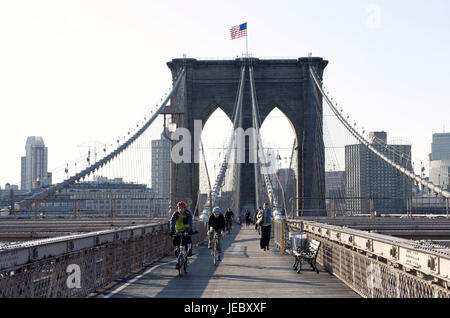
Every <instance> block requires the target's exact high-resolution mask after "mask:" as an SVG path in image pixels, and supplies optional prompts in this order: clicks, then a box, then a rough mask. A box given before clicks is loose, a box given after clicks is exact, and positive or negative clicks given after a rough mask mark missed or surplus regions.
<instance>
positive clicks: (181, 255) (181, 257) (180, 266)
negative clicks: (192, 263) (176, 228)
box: [171, 230, 198, 276]
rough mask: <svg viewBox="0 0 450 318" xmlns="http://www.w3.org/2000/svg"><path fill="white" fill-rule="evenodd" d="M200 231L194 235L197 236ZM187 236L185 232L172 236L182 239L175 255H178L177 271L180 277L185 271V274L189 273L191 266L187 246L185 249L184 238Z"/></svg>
mask: <svg viewBox="0 0 450 318" xmlns="http://www.w3.org/2000/svg"><path fill="white" fill-rule="evenodd" d="M197 233H198V231H197V230H195V231H194V232H193V234H197ZM184 235H186V234H185V232H183V233H175V234H173V235H171V236H178V237H179V239H180V243H179V245H177V246H176V247H175V255H177V264H176V266H175V267H176V269H177V270H178V276H181V273H182V272H183V271H184V273H187V266H188V264H189V261H188V255H187V245H185V246H184V248H183V236H184Z"/></svg>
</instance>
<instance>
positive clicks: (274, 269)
mask: <svg viewBox="0 0 450 318" xmlns="http://www.w3.org/2000/svg"><path fill="white" fill-rule="evenodd" d="M193 252H194V253H193V255H192V257H191V258H190V262H189V266H188V269H187V270H188V273H187V274H183V275H182V276H178V272H177V270H176V269H175V256H173V255H170V256H166V257H164V258H162V259H160V260H158V261H157V262H155V263H153V264H151V265H150V266H148V267H147V268H145V269H144V270H142V271H140V272H138V273H134V274H133V275H131V276H129V277H127V278H126V279H123V280H121V281H117V282H114V283H113V284H110V286H107V287H106V288H104V289H102V290H99V291H97V293H92V294H90V295H89V296H88V297H107V298H109V297H113V298H114V297H121V298H140V297H151V298H154V297H156V298H179V297H181V298H311V297H314V298H328V297H337V298H354V297H358V298H359V297H360V296H359V295H358V294H357V293H355V292H354V291H353V290H352V289H351V288H349V287H348V286H347V285H345V284H344V283H343V282H341V281H340V280H339V279H337V278H336V277H334V276H333V275H331V274H329V273H328V272H325V271H323V270H321V271H320V273H319V274H316V272H314V271H312V269H311V267H310V266H309V264H305V265H304V266H303V270H302V272H301V273H300V274H297V272H296V271H295V270H294V269H293V268H292V264H293V258H292V256H290V255H281V254H280V252H279V251H278V250H277V249H276V248H275V246H274V245H273V239H271V247H270V250H269V251H264V250H262V249H260V247H259V236H258V233H257V232H256V230H255V229H254V226H250V227H248V228H247V227H246V226H245V225H243V226H240V225H237V224H233V228H232V230H231V232H230V233H229V234H226V235H225V236H224V237H223V260H222V262H220V263H219V265H218V266H215V265H214V264H213V259H212V256H211V250H209V249H208V248H207V245H206V243H202V245H200V246H196V247H194V250H193ZM319 269H321V268H320V267H319Z"/></svg>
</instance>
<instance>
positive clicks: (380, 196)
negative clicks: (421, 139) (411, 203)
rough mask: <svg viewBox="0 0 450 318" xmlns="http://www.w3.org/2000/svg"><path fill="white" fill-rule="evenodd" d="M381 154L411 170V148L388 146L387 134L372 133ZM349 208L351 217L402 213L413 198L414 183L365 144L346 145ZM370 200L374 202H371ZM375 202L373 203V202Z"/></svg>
mask: <svg viewBox="0 0 450 318" xmlns="http://www.w3.org/2000/svg"><path fill="white" fill-rule="evenodd" d="M369 136H370V137H369V140H370V142H371V145H372V146H373V147H374V148H375V149H376V150H377V151H379V152H380V153H381V154H383V155H384V156H386V157H387V158H389V159H390V160H392V161H394V162H395V163H397V164H400V165H401V166H403V167H405V168H406V169H408V170H409V171H411V170H412V165H411V160H410V158H411V145H387V134H386V133H385V132H372V133H370V134H369ZM345 174H346V197H347V199H346V206H347V212H348V213H350V214H361V213H370V212H371V210H373V211H377V212H378V213H403V212H404V211H405V210H406V199H407V198H411V196H412V182H411V180H410V179H409V178H407V177H406V176H404V175H403V174H402V173H401V172H399V171H397V170H396V169H395V168H393V167H391V166H389V165H388V164H387V163H386V162H384V161H383V160H381V159H380V158H378V157H377V156H376V155H375V154H374V153H373V152H371V151H370V150H369V149H367V147H366V146H364V145H362V144H356V145H347V146H345ZM371 199H373V200H372V201H371ZM371 202H372V203H371Z"/></svg>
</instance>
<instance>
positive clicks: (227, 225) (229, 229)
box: [225, 219, 231, 233]
mask: <svg viewBox="0 0 450 318" xmlns="http://www.w3.org/2000/svg"><path fill="white" fill-rule="evenodd" d="M225 225H226V228H227V231H228V233H230V231H231V219H225Z"/></svg>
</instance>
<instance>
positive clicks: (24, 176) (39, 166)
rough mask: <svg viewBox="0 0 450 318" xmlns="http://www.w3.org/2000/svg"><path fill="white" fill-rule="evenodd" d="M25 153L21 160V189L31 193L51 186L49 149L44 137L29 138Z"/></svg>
mask: <svg viewBox="0 0 450 318" xmlns="http://www.w3.org/2000/svg"><path fill="white" fill-rule="evenodd" d="M25 151H26V153H25V156H24V157H22V158H21V189H22V190H28V191H31V190H32V189H36V188H40V187H42V186H49V185H51V183H52V180H51V174H49V173H48V170H47V158H48V149H47V147H45V144H44V140H43V139H42V137H39V136H30V137H28V138H27V142H26V145H25Z"/></svg>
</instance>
